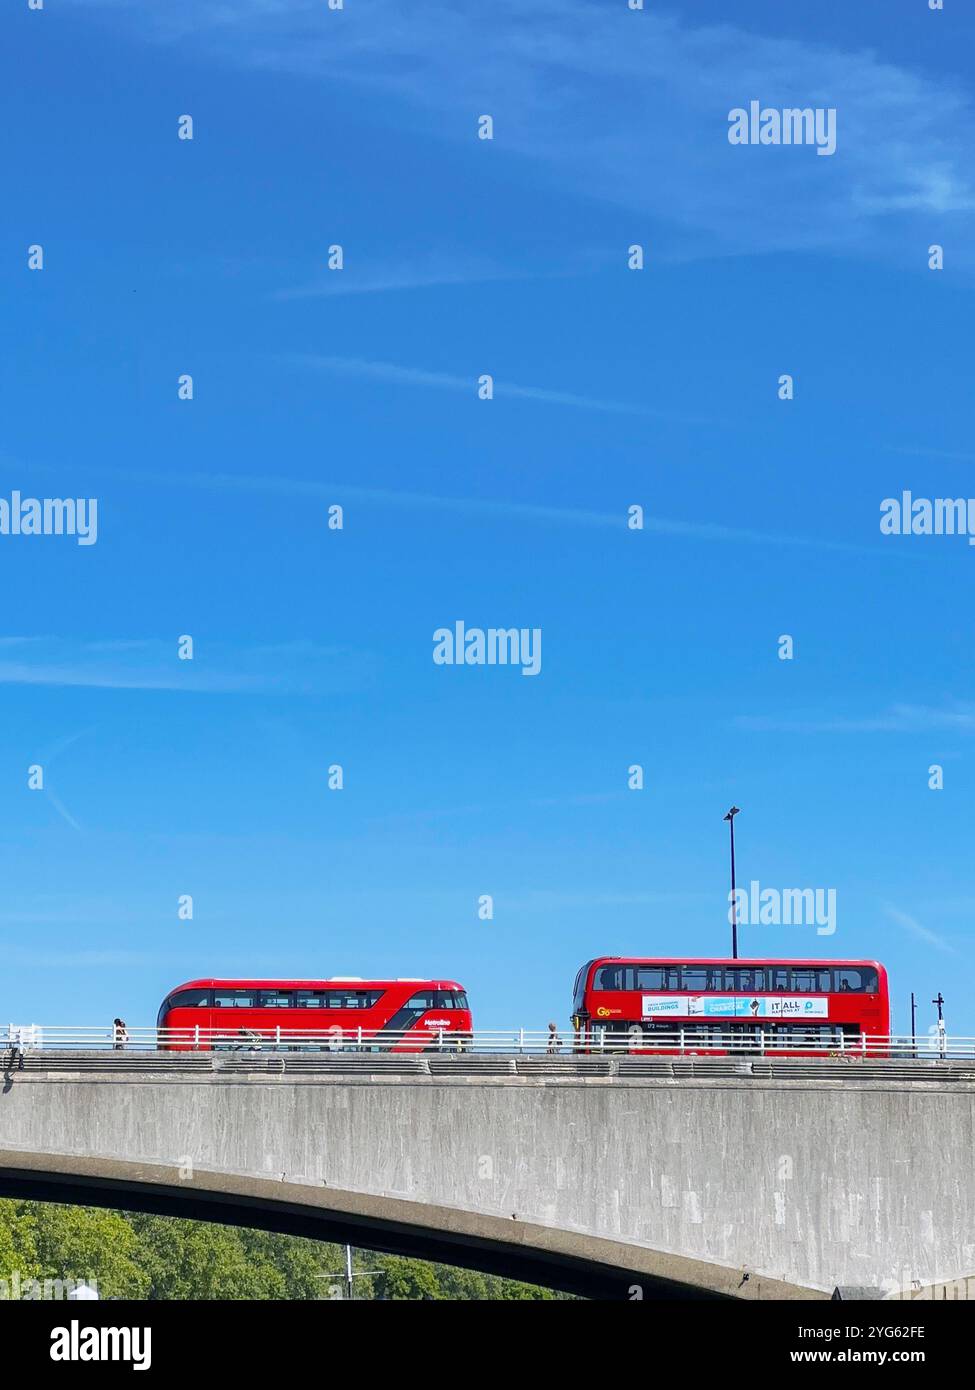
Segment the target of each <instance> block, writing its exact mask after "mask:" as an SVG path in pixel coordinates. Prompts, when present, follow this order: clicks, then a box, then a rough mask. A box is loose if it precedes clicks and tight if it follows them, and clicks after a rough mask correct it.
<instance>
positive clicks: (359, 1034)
mask: <svg viewBox="0 0 975 1390" xmlns="http://www.w3.org/2000/svg"><path fill="white" fill-rule="evenodd" d="M355 1045H356V1050H357V1051H359V1052H361V1051H362V1024H361V1023H360V1024H359V1026H358V1028H357V1029H356V1037H355Z"/></svg>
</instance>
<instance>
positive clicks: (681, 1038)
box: [680, 1023, 684, 1057]
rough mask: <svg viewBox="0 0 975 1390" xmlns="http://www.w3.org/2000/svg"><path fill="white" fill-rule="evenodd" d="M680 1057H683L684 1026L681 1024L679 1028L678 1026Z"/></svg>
mask: <svg viewBox="0 0 975 1390" xmlns="http://www.w3.org/2000/svg"><path fill="white" fill-rule="evenodd" d="M680 1055H681V1056H682V1057H683V1055H684V1025H683V1023H682V1024H681V1026H680Z"/></svg>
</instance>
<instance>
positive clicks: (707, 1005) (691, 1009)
mask: <svg viewBox="0 0 975 1390" xmlns="http://www.w3.org/2000/svg"><path fill="white" fill-rule="evenodd" d="M827 1005H828V1001H827V1000H826V999H817V998H811V997H807V996H803V995H785V994H779V995H776V996H774V997H764V998H763V997H762V996H759V995H751V994H722V995H717V996H715V995H705V994H673V995H667V994H656V995H648V994H645V995H644V996H643V1017H644V1018H658V1017H660V1016H661V1015H662V1016H665V1017H666V1016H668V1015H669V1016H670V1017H672V1018H827V1017H828V1010H827Z"/></svg>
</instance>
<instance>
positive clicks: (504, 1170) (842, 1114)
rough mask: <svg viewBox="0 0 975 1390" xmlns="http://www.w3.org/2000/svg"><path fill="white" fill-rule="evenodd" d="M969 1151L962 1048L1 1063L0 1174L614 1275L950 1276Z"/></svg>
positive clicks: (659, 1293) (957, 1258)
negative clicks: (826, 1055) (861, 1053)
mask: <svg viewBox="0 0 975 1390" xmlns="http://www.w3.org/2000/svg"><path fill="white" fill-rule="evenodd" d="M973 1152H975V1069H973V1064H972V1063H968V1064H967V1067H966V1065H965V1064H957V1063H955V1064H952V1063H944V1062H942V1063H937V1062H935V1063H931V1062H927V1063H922V1064H915V1066H914V1067H911V1066H909V1065H907V1064H896V1063H889V1064H884V1063H882V1062H874V1063H871V1064H869V1067H866V1068H861V1069H859V1070H858V1069H857V1068H856V1067H854V1066H850V1065H849V1064H843V1063H830V1062H826V1061H823V1062H802V1061H800V1060H797V1059H789V1060H787V1059H781V1060H776V1061H765V1060H762V1059H756V1060H754V1061H747V1060H737V1059H733V1058H724V1059H679V1058H674V1059H667V1058H660V1057H657V1058H654V1057H625V1056H624V1057H617V1058H600V1057H578V1058H546V1057H521V1058H513V1057H512V1058H509V1057H488V1056H470V1055H468V1056H464V1055H459V1056H423V1057H419V1056H414V1057H403V1056H400V1057H394V1056H388V1055H386V1056H383V1055H361V1054H360V1055H349V1056H346V1055H338V1056H335V1057H328V1056H322V1055H319V1056H291V1055H265V1054H256V1055H250V1054H219V1053H201V1054H189V1053H184V1054H179V1055H177V1054H164V1053H152V1052H146V1053H144V1054H142V1055H138V1054H128V1053H126V1054H114V1055H112V1054H108V1055H106V1054H104V1053H102V1054H78V1053H60V1054H58V1053H51V1052H44V1053H38V1054H36V1055H35V1054H28V1056H27V1058H26V1062H25V1066H24V1069H23V1070H21V1069H19V1067H18V1066H17V1064H16V1063H15V1062H11V1063H9V1064H8V1065H7V1069H6V1071H5V1072H4V1073H3V1079H2V1086H0V1195H5V1196H11V1195H21V1196H31V1197H40V1198H44V1199H50V1200H55V1201H69V1202H82V1203H92V1204H100V1205H107V1206H120V1207H127V1208H130V1209H139V1210H148V1211H156V1212H165V1213H172V1214H178V1215H185V1216H194V1217H199V1218H204V1219H212V1220H218V1221H226V1222H230V1223H236V1224H241V1225H250V1226H260V1227H266V1228H268V1229H274V1230H280V1231H288V1232H293V1233H296V1234H302V1235H312V1236H319V1237H321V1238H324V1239H329V1240H338V1241H345V1240H348V1241H350V1242H351V1243H353V1244H356V1245H360V1246H365V1247H371V1248H373V1249H378V1250H385V1251H391V1252H395V1253H400V1254H414V1255H421V1256H424V1257H427V1258H431V1259H440V1260H446V1261H448V1262H451V1261H452V1262H454V1263H458V1264H464V1265H468V1266H470V1267H473V1268H479V1269H484V1270H488V1271H492V1272H499V1273H505V1274H510V1275H512V1276H514V1277H521V1278H525V1279H529V1280H533V1281H536V1282H540V1283H547V1284H550V1285H553V1286H556V1287H562V1288H566V1289H571V1290H576V1291H579V1292H584V1293H588V1294H591V1295H595V1296H615V1297H620V1298H627V1297H644V1298H659V1297H688V1296H691V1297H695V1296H696V1297H709V1296H710V1297H730V1298H749V1299H750V1298H802V1299H810V1298H812V1299H816V1298H829V1297H830V1295H831V1294H832V1292H833V1290H834V1289H835V1288H836V1287H837V1286H839V1287H840V1288H845V1289H850V1290H853V1289H856V1290H859V1291H867V1296H870V1293H871V1292H872V1294H873V1296H876V1297H879V1296H881V1293H882V1291H883V1290H885V1289H886V1290H891V1289H893V1288H911V1287H912V1286H913V1287H916V1288H917V1287H919V1288H921V1289H926V1288H930V1287H931V1286H936V1285H941V1284H945V1283H947V1282H949V1281H953V1280H958V1279H963V1278H964V1277H965V1276H968V1275H971V1274H975V1173H973ZM860 1296H863V1295H862V1292H861V1295H860Z"/></svg>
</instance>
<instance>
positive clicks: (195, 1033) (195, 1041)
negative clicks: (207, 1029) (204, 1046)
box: [193, 1024, 200, 1052]
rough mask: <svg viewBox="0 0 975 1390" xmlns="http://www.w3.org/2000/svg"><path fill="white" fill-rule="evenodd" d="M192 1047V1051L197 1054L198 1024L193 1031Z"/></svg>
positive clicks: (198, 1048)
mask: <svg viewBox="0 0 975 1390" xmlns="http://www.w3.org/2000/svg"><path fill="white" fill-rule="evenodd" d="M193 1047H194V1049H195V1050H196V1051H197V1052H199V1050H200V1025H199V1024H197V1025H196V1027H195V1028H194V1029H193Z"/></svg>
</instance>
